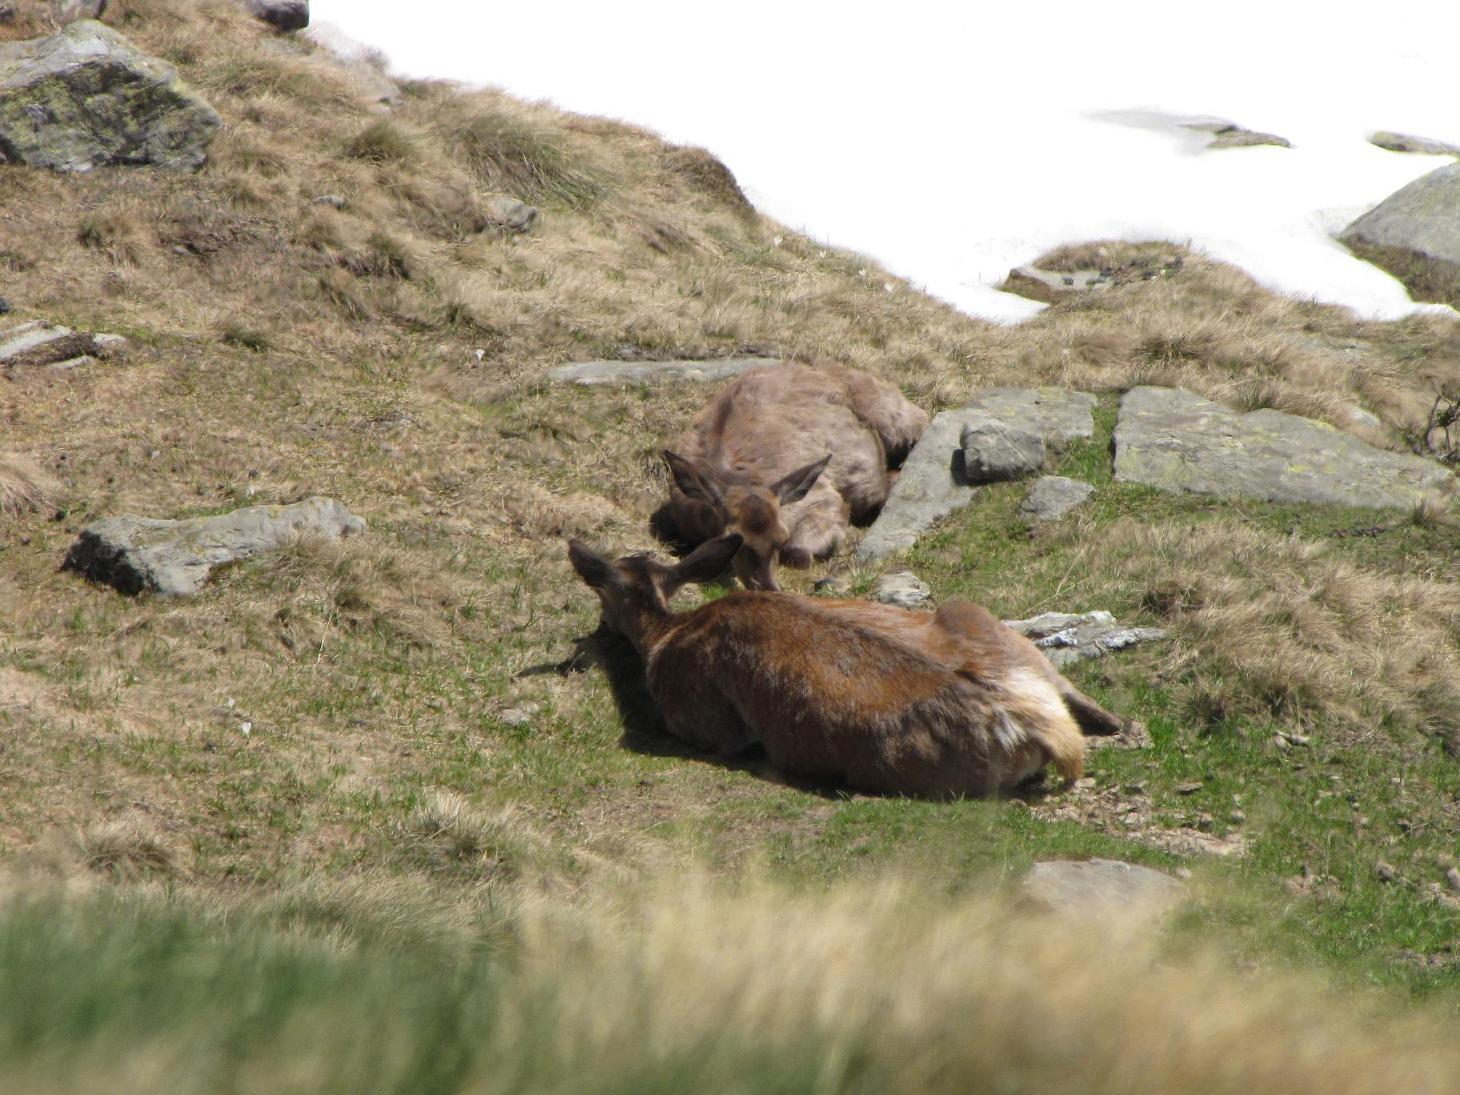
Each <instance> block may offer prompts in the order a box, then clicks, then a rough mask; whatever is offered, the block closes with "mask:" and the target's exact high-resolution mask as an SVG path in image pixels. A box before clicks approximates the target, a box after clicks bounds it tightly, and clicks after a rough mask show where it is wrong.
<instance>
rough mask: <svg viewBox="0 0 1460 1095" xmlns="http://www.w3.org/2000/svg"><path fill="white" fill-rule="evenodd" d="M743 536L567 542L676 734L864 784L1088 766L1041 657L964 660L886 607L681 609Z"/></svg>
mask: <svg viewBox="0 0 1460 1095" xmlns="http://www.w3.org/2000/svg"><path fill="white" fill-rule="evenodd" d="M740 547H741V540H740V537H739V536H738V535H736V534H733V533H732V534H729V535H726V536H722V537H719V538H717V539H715V540H712V541H710V542H709V543H707V544H704V545H702V546H701V547H700V548H699V549H697V550H696V551H695V552H693V553H692V554H691V555H690V556H689V557H688V558H686V559H685V560H684V561H683V562H681V563H680V564H679V565H677V566H668V565H666V564H664V563H660V562H658V561H656V560H654V559H652V558H651V557H649V556H647V555H631V556H626V557H625V558H622V559H619V560H618V561H617V562H610V561H609V560H607V559H605V558H602V557H601V556H598V555H596V554H594V553H593V552H592V551H591V550H589V549H588V548H587V547H585V546H584V545H583V544H581V543H579V542H578V541H576V540H575V541H572V542H571V543H570V545H569V557H570V559H571V560H572V563H573V566H574V568H575V569H576V570H577V571H578V573H579V575H580V576H581V577H582V578H583V580H584V581H585V582H587V583H588V585H589V586H590V587H591V588H593V589H594V590H595V592H597V593H598V596H599V601H600V603H601V605H602V608H603V620H604V623H605V624H606V625H607V626H608V627H610V628H611V629H613V630H615V631H617V632H619V633H620V634H622V635H624V636H625V637H626V638H627V639H628V640H629V641H630V642H631V643H632V644H633V646H634V648H635V649H636V650H637V651H638V653H639V655H640V657H642V658H643V661H644V668H645V675H646V678H647V681H648V686H649V692H650V694H651V696H652V697H653V699H654V702H655V704H656V705H657V707H658V709H659V713H660V715H661V716H662V718H663V720H664V725H665V728H666V729H667V730H668V731H669V732H670V733H671V734H673V735H675V736H676V737H679V738H682V739H683V740H685V741H687V742H689V743H690V744H692V745H695V746H697V747H699V748H701V749H705V750H707V751H712V752H717V753H720V754H721V755H724V756H735V755H737V754H739V753H742V752H744V751H745V750H746V749H748V748H750V747H751V746H753V745H757V744H758V745H761V746H763V747H764V748H765V751H766V754H767V756H768V757H769V758H770V760H771V762H772V763H773V764H775V765H776V766H777V767H778V768H780V769H781V770H782V771H784V772H786V773H788V774H790V775H795V776H801V777H806V778H811V779H819V780H828V781H834V782H837V783H841V784H845V785H848V786H851V787H854V788H857V789H859V790H864V791H875V792H883V793H892V794H914V795H994V794H998V793H999V792H1001V791H1006V790H1009V789H1011V788H1013V787H1015V786H1017V785H1018V784H1019V783H1021V782H1022V781H1024V780H1026V779H1028V778H1029V777H1030V776H1032V775H1033V774H1035V773H1036V772H1038V771H1039V770H1040V769H1042V768H1044V766H1045V765H1047V764H1050V763H1053V764H1054V765H1055V766H1056V768H1057V770H1058V771H1059V772H1060V774H1061V775H1062V776H1064V777H1065V778H1066V779H1067V780H1074V779H1077V778H1079V776H1080V773H1081V771H1082V768H1083V763H1084V739H1083V738H1082V737H1081V735H1080V731H1079V728H1078V727H1077V726H1076V725H1075V722H1074V720H1073V719H1072V718H1071V717H1070V713H1069V711H1068V710H1067V709H1066V708H1065V705H1064V703H1063V702H1062V701H1061V697H1060V694H1059V692H1058V690H1057V689H1056V688H1055V687H1054V685H1053V684H1052V683H1051V682H1050V681H1049V680H1048V679H1047V678H1046V677H1045V676H1044V674H1042V673H1040V672H1038V671H1037V670H1036V669H1034V668H1031V667H1029V666H1023V665H1018V666H1013V667H1011V666H1009V665H1008V664H1006V663H1000V664H998V665H992V666H986V667H985V666H974V665H963V666H958V667H954V666H952V665H950V664H948V663H946V662H944V661H939V660H936V659H935V658H933V657H931V656H929V654H928V653H926V652H924V651H923V650H920V649H918V648H917V647H916V646H914V645H911V644H909V643H906V642H902V641H899V640H898V639H897V638H896V637H894V632H895V631H896V629H895V628H886V627H879V626H877V622H878V616H879V615H880V613H877V612H874V613H870V614H867V615H866V617H865V618H859V617H858V616H857V615H856V614H855V613H852V612H848V611H845V610H828V609H827V608H826V607H825V606H824V605H823V604H821V603H819V602H817V601H815V600H812V599H810V598H806V597H799V596H796V595H794V594H786V593H777V592H746V593H731V594H729V595H727V596H725V597H722V598H720V599H718V600H715V601H711V602H710V603H708V604H705V605H702V606H700V607H699V608H698V609H695V610H694V611H692V612H686V613H679V614H676V613H674V612H671V611H670V609H669V598H670V597H671V596H673V594H674V591H675V590H677V589H678V588H679V587H680V586H681V585H683V584H684V583H685V582H691V581H703V580H705V579H706V578H707V577H710V576H713V575H714V574H716V573H719V571H720V570H722V569H723V568H724V566H725V565H726V564H727V563H728V562H729V561H730V559H731V558H732V557H733V556H734V554H735V553H736V552H737V551H738V550H739V549H740ZM851 603H852V602H844V604H851ZM868 607H870V608H875V609H881V608H882V607H885V606H868ZM965 649H966V648H965Z"/></svg>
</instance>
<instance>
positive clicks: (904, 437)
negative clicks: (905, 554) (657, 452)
mask: <svg viewBox="0 0 1460 1095" xmlns="http://www.w3.org/2000/svg"><path fill="white" fill-rule="evenodd" d="M927 423H928V416H927V414H926V412H924V411H922V410H921V409H919V408H918V407H915V406H913V404H911V403H909V402H908V401H907V399H905V398H904V397H903V395H902V393H901V392H899V391H898V390H897V388H896V387H894V386H893V385H891V384H889V383H887V382H886V381H884V380H880V379H878V378H877V377H874V376H871V375H870V374H868V373H864V372H859V371H858V370H855V369H849V368H846V367H845V366H842V365H835V364H819V365H815V366H810V365H776V366H770V367H767V368H765V369H753V370H751V371H750V372H747V373H743V374H741V375H740V376H739V377H737V378H736V379H735V380H734V381H732V382H731V383H730V384H729V385H728V386H727V387H726V388H725V389H724V390H723V391H721V392H720V393H719V394H718V395H717V396H715V398H714V399H713V400H711V402H710V404H709V405H708V406H706V407H705V408H704V410H702V411H701V412H700V413H699V414H698V415H697V416H696V417H695V420H694V422H693V423H692V424H691V425H690V427H689V428H688V429H687V430H686V431H685V432H684V433H683V434H681V435H680V437H679V438H678V439H677V440H676V441H675V442H674V445H673V447H672V448H671V449H668V450H666V451H665V454H664V457H665V460H666V462H667V463H668V464H669V469H670V472H671V485H670V493H669V502H668V503H667V505H666V507H665V510H664V511H663V514H664V515H663V517H662V518H661V524H662V527H663V530H664V531H665V532H667V534H668V535H669V536H670V537H671V538H674V539H677V540H679V541H681V542H683V543H684V544H685V545H686V546H693V545H696V544H700V543H704V542H705V541H707V540H710V539H713V538H714V537H716V536H719V535H720V534H722V533H724V532H736V533H739V534H740V535H741V536H742V538H743V540H744V547H743V548H742V549H741V553H740V555H738V556H737V557H736V559H735V562H734V569H735V573H736V576H737V577H739V578H740V579H741V581H742V582H744V583H745V585H746V586H747V587H748V588H752V589H772V590H773V589H776V588H777V585H776V581H775V575H774V564H775V561H776V559H777V558H779V559H780V561H781V562H783V563H786V564H787V565H789V566H797V567H804V566H809V565H810V563H811V561H812V560H813V559H822V558H825V557H827V556H828V555H831V554H832V553H833V552H835V551H837V550H838V549H839V548H840V547H841V546H842V544H843V543H844V541H845V539H846V534H847V528H848V525H849V524H850V523H853V522H855V523H865V522H867V521H870V520H871V519H872V518H873V517H875V516H876V515H877V513H878V511H879V510H880V509H881V508H882V504H883V503H884V502H885V501H886V500H887V492H888V490H890V489H891V484H892V481H893V477H892V475H891V473H890V469H891V468H894V467H897V466H899V465H900V464H901V463H902V461H903V460H904V459H905V458H906V456H907V453H908V451H909V450H910V449H911V448H912V446H913V445H914V444H915V443H916V442H917V440H918V438H919V437H921V436H922V432H923V429H924V428H925V427H926V426H927Z"/></svg>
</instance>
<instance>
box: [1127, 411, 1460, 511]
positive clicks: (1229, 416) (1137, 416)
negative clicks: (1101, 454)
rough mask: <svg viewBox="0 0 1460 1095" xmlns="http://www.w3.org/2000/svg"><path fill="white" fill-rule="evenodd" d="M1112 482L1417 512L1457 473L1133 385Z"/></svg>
mask: <svg viewBox="0 0 1460 1095" xmlns="http://www.w3.org/2000/svg"><path fill="white" fill-rule="evenodd" d="M1115 477H1116V478H1117V479H1119V480H1122V481H1124V482H1128V483H1144V484H1147V485H1148V486H1153V487H1156V488H1158V489H1160V490H1164V491H1169V492H1172V493H1180V492H1183V491H1187V492H1191V493H1193V494H1205V495H1214V496H1217V497H1240V498H1252V499H1255V500H1258V501H1264V502H1308V503H1320V504H1330V505H1343V506H1361V507H1367V508H1370V509H1390V508H1392V509H1411V508H1413V507H1414V506H1417V505H1419V504H1420V503H1422V502H1425V501H1435V500H1442V499H1444V498H1446V497H1447V496H1449V495H1450V494H1452V493H1453V492H1454V491H1455V489H1456V480H1455V476H1454V475H1453V474H1451V473H1450V472H1449V471H1447V470H1446V469H1445V468H1443V467H1442V466H1441V465H1439V464H1438V463H1436V462H1435V461H1433V460H1427V459H1425V458H1424V457H1420V456H1413V455H1410V454H1408V453H1395V452H1388V451H1386V450H1384V449H1378V448H1375V447H1374V446H1372V445H1368V444H1365V443H1364V442H1362V441H1360V440H1359V439H1358V438H1356V437H1353V436H1352V435H1350V434H1347V433H1344V432H1342V431H1341V430H1336V429H1334V428H1333V427H1332V426H1329V425H1326V424H1324V423H1321V422H1314V421H1312V420H1311V419H1307V418H1299V417H1298V416H1297V415H1291V414H1284V413H1282V412H1281V411H1272V410H1259V411H1251V412H1249V413H1247V414H1241V413H1239V412H1237V411H1234V410H1232V409H1231V408H1229V407H1225V406H1223V405H1222V404H1220V403H1213V402H1212V401H1211V400H1208V399H1203V398H1202V397H1201V396H1199V395H1194V394H1192V393H1191V392H1188V391H1184V390H1182V389H1180V388H1132V389H1131V390H1130V391H1129V392H1127V393H1126V394H1125V397H1124V398H1123V399H1122V400H1121V403H1120V418H1119V420H1118V422H1117V423H1116V427H1115Z"/></svg>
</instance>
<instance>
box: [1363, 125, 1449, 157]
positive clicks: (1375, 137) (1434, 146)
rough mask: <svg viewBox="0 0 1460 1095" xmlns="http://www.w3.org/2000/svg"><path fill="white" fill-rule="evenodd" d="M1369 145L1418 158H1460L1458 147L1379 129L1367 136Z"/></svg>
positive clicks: (1427, 138)
mask: <svg viewBox="0 0 1460 1095" xmlns="http://www.w3.org/2000/svg"><path fill="white" fill-rule="evenodd" d="M1369 143H1370V144H1373V145H1378V146H1379V147H1380V148H1382V149H1385V150H1387V151H1389V152H1412V153H1415V154H1417V155H1420V156H1460V145H1453V144H1449V143H1447V142H1445V141H1436V140H1432V139H1431V138H1429V137H1415V136H1412V135H1410V134H1408V133H1391V132H1390V131H1389V130H1387V129H1381V130H1379V131H1378V132H1377V133H1371V134H1369Z"/></svg>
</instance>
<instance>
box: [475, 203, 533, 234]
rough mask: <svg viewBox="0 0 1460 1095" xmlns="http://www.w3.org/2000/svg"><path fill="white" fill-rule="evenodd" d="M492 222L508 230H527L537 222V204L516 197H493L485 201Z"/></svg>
mask: <svg viewBox="0 0 1460 1095" xmlns="http://www.w3.org/2000/svg"><path fill="white" fill-rule="evenodd" d="M487 212H488V213H489V214H490V216H491V218H492V222H493V223H494V224H496V225H498V226H500V227H502V228H505V229H507V230H508V231H510V232H528V231H531V229H532V226H533V225H534V224H536V223H537V216H538V211H537V206H535V205H528V204H527V203H526V202H521V201H518V200H517V199H516V198H493V199H492V200H491V201H489V202H488V203H487Z"/></svg>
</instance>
